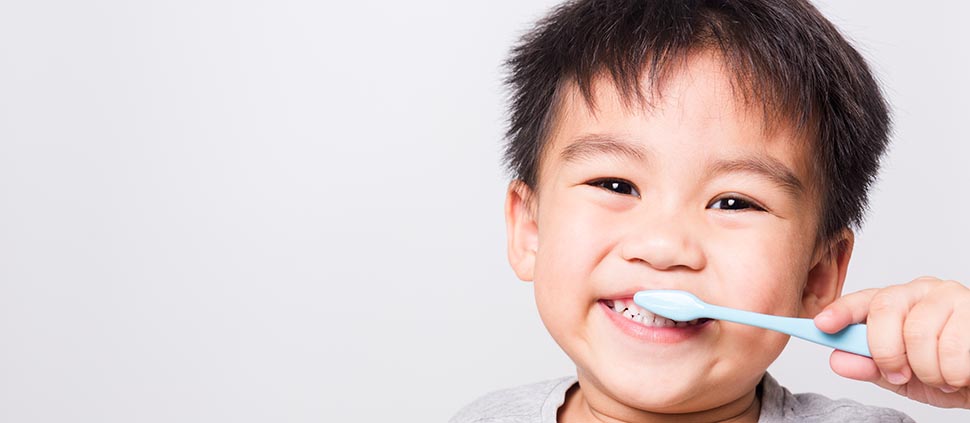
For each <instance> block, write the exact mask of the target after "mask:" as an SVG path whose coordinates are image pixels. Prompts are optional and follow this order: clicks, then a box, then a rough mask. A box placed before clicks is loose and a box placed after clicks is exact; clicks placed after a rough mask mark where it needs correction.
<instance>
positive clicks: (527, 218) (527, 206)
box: [505, 180, 539, 282]
mask: <svg viewBox="0 0 970 423" xmlns="http://www.w3.org/2000/svg"><path fill="white" fill-rule="evenodd" d="M533 201H535V197H534V193H533V191H532V189H531V188H529V186H528V185H526V183H525V182H523V181H521V180H514V181H512V182H511V183H510V184H509V190H508V194H507V195H506V197H505V230H506V232H507V234H508V238H509V239H508V243H509V244H508V248H509V264H511V265H512V270H514V271H515V275H516V276H518V277H519V279H522V280H523V281H526V282H531V281H532V278H533V274H534V272H535V263H536V249H537V248H538V245H539V242H538V241H539V228H538V225H537V224H536V218H535V204H534V203H533Z"/></svg>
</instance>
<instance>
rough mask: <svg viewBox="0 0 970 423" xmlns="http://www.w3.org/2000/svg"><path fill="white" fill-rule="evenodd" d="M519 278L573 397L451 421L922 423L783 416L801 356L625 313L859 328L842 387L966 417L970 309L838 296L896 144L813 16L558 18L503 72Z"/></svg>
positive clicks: (717, 5) (865, 83)
mask: <svg viewBox="0 0 970 423" xmlns="http://www.w3.org/2000/svg"><path fill="white" fill-rule="evenodd" d="M509 66H510V70H511V74H510V76H509V79H508V82H509V85H510V87H511V89H512V98H511V100H512V101H511V108H512V112H511V126H510V132H509V138H510V142H509V144H508V148H507V159H508V160H509V163H510V167H511V168H512V170H513V172H514V173H515V179H514V180H513V182H512V183H511V184H510V186H509V190H508V195H507V201H506V209H505V213H506V221H507V227H508V237H509V240H508V248H509V253H508V254H509V261H510V263H511V265H512V267H513V269H514V271H515V272H516V275H517V276H518V277H519V278H521V279H523V280H525V281H532V282H533V283H534V288H535V296H536V304H537V307H538V310H539V314H540V316H541V318H542V320H543V323H544V324H545V326H546V328H547V329H548V330H549V332H550V334H551V335H552V337H553V338H554V339H555V340H556V342H557V343H558V344H559V345H560V347H561V348H562V349H563V350H564V351H565V352H566V354H567V355H568V356H569V357H570V359H571V360H572V361H573V362H574V363H575V364H576V371H577V374H576V377H574V378H573V377H570V378H565V379H561V380H556V381H550V382H544V383H539V384H535V385H530V386H526V387H520V388H516V389H511V390H506V391H500V392H497V393H493V394H490V395H488V396H486V397H483V398H482V399H480V400H478V401H477V402H475V403H473V404H471V405H469V406H467V407H466V408H465V409H463V410H462V411H461V412H459V414H458V415H457V416H455V418H454V419H453V421H454V422H555V421H560V422H586V421H597V422H599V421H608V422H646V421H670V420H676V421H699V422H707V421H748V422H754V421H805V420H809V421H911V420H910V419H909V418H908V417H906V416H905V415H903V414H902V413H899V412H896V411H893V410H888V409H882V408H875V407H866V406H863V405H860V404H858V403H855V402H852V401H845V400H842V401H833V400H829V399H827V398H825V397H823V396H820V395H815V394H801V395H792V394H791V393H789V392H788V391H787V390H785V389H783V388H782V387H780V386H779V385H778V383H777V382H775V381H774V380H773V379H772V378H771V377H770V376H768V375H767V374H766V369H767V368H768V366H769V365H770V364H771V362H772V361H774V359H775V358H776V357H777V356H778V355H779V354H780V353H781V351H782V349H783V348H784V346H785V344H786V343H787V341H788V337H787V336H785V335H781V334H779V333H775V332H770V331H766V330H762V329H757V328H752V327H747V326H743V325H737V324H732V323H728V322H720V321H712V320H700V321H692V322H674V321H671V320H668V319H665V318H663V317H660V316H655V315H653V314H651V313H649V312H647V311H645V310H642V309H640V308H639V307H637V306H636V305H635V304H634V303H633V302H632V297H633V294H634V293H636V292H637V291H641V290H646V289H682V290H687V291H690V292H692V293H694V294H695V295H697V296H698V297H700V298H701V299H702V300H705V301H708V302H711V303H714V304H720V305H725V306H729V307H735V308H740V309H745V310H752V311H756V312H761V313H768V314H774V315H785V316H800V317H814V318H815V323H816V325H817V326H818V327H819V328H820V329H822V330H825V331H827V332H836V331H838V330H840V329H841V328H843V327H845V326H846V325H848V324H849V323H853V322H862V321H865V322H866V323H867V324H868V329H869V346H870V350H871V351H872V355H873V358H872V359H869V358H865V357H860V356H855V355H853V354H849V353H845V352H840V351H836V352H834V353H833V354H832V357H831V365H832V368H833V370H834V371H835V372H836V373H838V374H840V375H842V376H845V377H849V378H853V379H859V380H866V381H870V382H873V383H876V384H878V385H879V386H882V387H884V388H886V389H890V390H893V391H895V392H897V393H899V394H900V395H904V396H907V397H909V398H912V399H914V400H917V401H922V402H926V403H929V404H933V405H937V406H942V407H963V408H970V388H968V386H970V290H968V289H967V288H966V287H965V286H963V285H961V284H959V283H957V282H952V281H941V280H937V279H933V278H921V279H919V280H916V281H912V282H910V283H907V284H903V285H898V286H893V287H889V288H884V289H873V290H866V291H861V292H858V293H854V294H850V295H847V296H844V297H841V298H840V296H841V290H842V285H843V281H844V279H845V274H846V269H847V266H848V262H849V258H850V255H851V252H852V247H853V232H852V230H851V228H852V227H853V226H856V225H858V224H859V222H860V220H861V216H862V212H863V210H864V208H865V203H866V191H867V188H868V186H869V185H870V183H871V182H872V180H873V179H874V177H875V174H876V170H877V167H878V162H879V158H880V156H881V154H882V153H883V151H884V150H885V147H886V143H887V140H888V130H889V118H888V110H887V107H886V104H885V102H884V100H883V98H882V96H881V94H880V92H879V88H878V86H877V85H876V83H875V81H874V79H873V77H872V75H871V73H870V71H869V69H868V67H867V66H866V64H865V62H864V61H863V59H862V58H861V56H860V55H859V54H858V53H857V52H856V51H855V50H854V49H853V48H852V47H851V46H849V45H848V43H846V41H845V40H844V39H843V38H842V37H841V36H840V35H839V33H838V32H837V30H836V29H835V28H834V27H833V26H832V25H831V24H830V23H829V22H828V21H826V20H825V19H824V18H823V17H822V16H821V14H820V13H819V12H818V11H817V10H816V9H815V8H814V7H812V6H811V5H810V4H808V3H807V2H804V1H791V2H787V1H786V2H781V1H777V0H761V1H758V0H751V1H729V0H723V1H707V2H704V1H661V0H625V1H624V0H616V1H576V2H571V3H567V4H565V5H563V6H561V7H559V8H557V9H556V10H554V11H553V12H552V14H551V15H550V16H548V17H547V18H546V19H544V20H542V21H541V22H540V23H539V24H538V25H537V27H536V28H535V29H534V30H533V31H532V32H531V33H529V34H527V35H526V36H525V37H524V38H523V41H522V43H521V44H520V45H518V46H517V47H516V48H515V49H514V50H513V55H512V57H511V59H510V60H509Z"/></svg>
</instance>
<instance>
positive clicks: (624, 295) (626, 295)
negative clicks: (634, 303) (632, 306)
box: [600, 288, 660, 301]
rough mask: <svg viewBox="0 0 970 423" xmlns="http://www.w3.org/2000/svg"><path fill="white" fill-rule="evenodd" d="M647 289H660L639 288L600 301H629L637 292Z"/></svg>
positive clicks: (601, 298)
mask: <svg viewBox="0 0 970 423" xmlns="http://www.w3.org/2000/svg"><path fill="white" fill-rule="evenodd" d="M648 289H660V288H639V289H634V290H630V291H623V292H621V293H619V294H615V295H608V296H604V297H600V300H603V301H606V300H629V299H632V298H633V296H634V295H635V294H636V293H637V292H640V291H646V290H648Z"/></svg>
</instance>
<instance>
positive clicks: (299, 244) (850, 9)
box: [0, 0, 970, 422]
mask: <svg viewBox="0 0 970 423" xmlns="http://www.w3.org/2000/svg"><path fill="white" fill-rule="evenodd" d="M554 3H555V2H554V1H551V0H541V1H539V0H537V1H477V2H465V1H463V2H455V1H384V2H328V1H322V2H321V1H305V0H282V1H259V2H257V1H227V0H221V1H214V0H201V1H199V0H192V1H186V0H176V1H121V0H101V1H87V2H72V1H63V0H62V1H56V0H55V1H45V0H35V1H13V0H7V1H3V2H2V3H0V421H3V422H175V421H178V422H230V421H231V422H267V421H293V422H298V421H303V422H321V421H327V422H338V421H339V422H343V421H359V422H373V421H407V422H425V421H426V422H432V421H444V420H446V419H447V418H448V417H449V416H450V415H451V414H452V413H454V412H455V411H456V410H457V409H458V408H459V407H461V406H462V405H464V404H465V403H467V402H469V401H471V400H473V399H474V398H476V397H477V396H479V395H482V394H484V393H486V392H488V391H490V390H494V389H499V388H503V387H509V386H512V385H517V384H523V383H529V382H534V381H537V380H540V379H547V378H553V377H558V376H563V375H567V374H569V373H570V372H572V371H573V370H574V369H573V368H572V367H571V365H570V362H569V361H568V360H567V358H566V357H565V355H564V354H562V353H561V352H560V350H559V349H558V348H557V346H556V345H555V344H554V342H553V341H552V340H551V338H550V337H549V336H548V334H547V333H546V332H545V330H544V328H543V327H542V324H541V322H540V321H539V319H538V316H537V313H536V311H535V307H534V304H533V298H532V292H531V286H530V285H528V284H524V283H521V282H519V281H518V280H517V279H516V278H515V276H514V275H513V273H512V272H511V271H510V269H509V267H508V264H507V262H506V259H505V229H504V223H503V217H502V202H503V199H504V190H505V184H506V182H507V177H506V175H505V174H504V172H503V169H502V167H501V164H500V147H501V142H502V134H503V129H504V117H505V115H504V107H505V103H504V95H505V94H504V91H503V90H502V87H501V85H500V79H501V76H502V70H501V68H500V65H501V62H502V60H503V59H504V57H505V55H506V53H507V51H508V49H509V47H510V46H511V45H512V43H513V42H514V40H515V39H516V38H517V36H518V35H520V34H521V33H522V32H523V31H524V30H525V29H526V28H528V26H529V24H530V23H531V22H533V21H534V20H535V19H536V18H538V17H540V16H541V15H542V14H543V13H544V12H545V11H546V10H548V8H549V7H550V6H551V5H552V4H554ZM819 7H820V8H821V9H822V10H823V12H824V13H825V14H826V15H827V16H829V17H830V19H831V20H833V21H834V22H835V23H836V25H838V26H839V27H840V28H841V29H842V30H843V31H844V32H845V33H846V34H847V35H848V36H849V37H850V38H851V39H852V40H853V41H854V42H855V43H856V45H857V46H858V47H859V48H860V50H861V51H862V52H863V53H864V54H865V56H866V57H867V58H868V59H869V60H870V61H871V63H872V66H873V68H874V69H875V71H876V73H877V74H878V76H879V78H880V80H881V81H882V82H883V84H884V86H885V89H886V93H887V96H888V98H889V100H890V102H891V103H892V105H893V107H894V111H895V121H896V125H895V132H894V136H893V147H892V150H891V152H890V154H889V156H888V157H887V159H886V160H885V165H884V168H883V172H882V177H881V180H880V182H879V183H878V185H877V186H876V187H875V189H874V191H873V195H872V204H871V212H870V213H869V217H868V221H867V224H866V225H865V227H864V230H863V231H862V232H861V234H859V237H858V242H857V246H856V250H855V254H854V257H853V260H852V264H851V266H850V271H849V277H848V282H847V290H849V291H854V290H858V289H862V288H866V287H872V286H882V285H887V284H893V283H902V282H906V281H909V280H911V279H913V278H915V277H917V276H920V275H923V274H932V275H936V276H940V277H944V278H952V279H958V280H961V281H963V282H964V283H966V282H968V281H970V268H968V264H967V257H970V247H968V242H967V240H968V239H970V223H968V221H967V210H968V208H970V200H968V197H970V189H968V182H970V176H968V175H970V174H968V170H967V167H966V160H967V157H968V156H970V143H968V130H967V124H968V120H970V89H968V84H967V79H966V75H967V72H968V69H967V68H968V64H970V49H968V48H967V47H966V44H967V43H968V41H970V32H968V29H967V28H968V26H967V25H966V16H967V14H968V13H970V7H968V5H967V3H965V2H942V1H938V2H912V1H908V2H882V1H880V2H876V1H868V2H835V1H831V2H823V3H820V4H819ZM770 371H772V372H773V374H774V375H775V376H776V377H777V378H778V379H780V380H781V381H782V383H784V384H786V385H787V386H788V387H790V388H791V389H792V390H794V391H815V392H820V393H823V394H825V395H828V396H830V397H848V398H853V399H856V400H858V401H860V402H864V403H870V404H877V405H883V406H889V407H893V408H897V409H900V410H903V411H905V412H907V413H909V414H910V415H912V416H913V417H915V418H916V419H917V420H920V421H933V422H945V421H950V422H957V421H968V420H970V411H968V410H956V411H954V410H941V409H936V408H933V407H930V406H925V405H922V404H918V403H914V402H911V401H909V400H906V399H903V398H901V397H897V396H896V395H894V394H892V393H889V392H887V391H883V390H881V389H880V388H878V387H875V386H873V385H869V384H866V383H861V382H855V381H850V380H845V379H842V378H840V377H838V376H836V375H834V374H833V373H832V372H831V371H830V370H829V369H828V350H826V349H825V348H822V347H817V346H814V345H808V344H806V343H804V342H801V341H797V340H793V341H792V342H791V343H790V344H789V347H788V350H787V351H786V352H785V353H783V354H782V356H781V358H780V359H779V360H778V361H777V362H776V363H775V364H774V365H773V366H772V368H771V369H770ZM645 383H648V382H646V381H645Z"/></svg>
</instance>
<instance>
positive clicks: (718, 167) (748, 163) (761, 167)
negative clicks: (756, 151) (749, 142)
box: [707, 156, 805, 196]
mask: <svg viewBox="0 0 970 423" xmlns="http://www.w3.org/2000/svg"><path fill="white" fill-rule="evenodd" d="M733 172H747V173H754V174H758V175H761V176H764V177H766V178H768V179H769V180H771V181H772V182H774V183H775V184H776V185H778V186H780V187H782V188H784V189H785V190H786V191H788V192H789V193H790V194H793V195H795V196H799V195H801V194H802V193H804V192H805V185H803V184H802V182H801V181H800V180H799V179H798V177H797V176H795V172H793V171H792V170H791V169H789V168H788V166H785V164H784V163H782V162H780V161H778V160H777V159H775V158H773V157H767V156H761V157H744V158H738V159H727V160H718V161H716V162H714V163H712V164H711V165H710V166H709V167H708V170H707V174H708V175H711V177H713V176H716V175H719V174H723V173H733Z"/></svg>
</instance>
